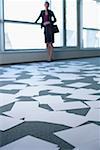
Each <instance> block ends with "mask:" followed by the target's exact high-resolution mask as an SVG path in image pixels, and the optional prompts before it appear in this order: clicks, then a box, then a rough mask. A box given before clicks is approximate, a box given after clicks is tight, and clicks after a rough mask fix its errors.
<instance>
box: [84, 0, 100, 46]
mask: <svg viewBox="0 0 100 150" xmlns="http://www.w3.org/2000/svg"><path fill="white" fill-rule="evenodd" d="M99 14H100V2H99V1H96V0H83V47H84V48H87V47H96V48H97V47H100V15H99Z"/></svg>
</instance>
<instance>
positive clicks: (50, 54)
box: [48, 43, 53, 61]
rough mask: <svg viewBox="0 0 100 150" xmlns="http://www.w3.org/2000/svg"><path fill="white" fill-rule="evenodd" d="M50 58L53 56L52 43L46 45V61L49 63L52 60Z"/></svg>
mask: <svg viewBox="0 0 100 150" xmlns="http://www.w3.org/2000/svg"><path fill="white" fill-rule="evenodd" d="M52 56H53V45H52V43H48V59H49V61H51V60H52Z"/></svg>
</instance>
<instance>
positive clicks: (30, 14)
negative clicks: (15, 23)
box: [4, 0, 45, 22]
mask: <svg viewBox="0 0 100 150" xmlns="http://www.w3.org/2000/svg"><path fill="white" fill-rule="evenodd" d="M44 1H45V0H4V6H5V9H4V10H5V11H4V14H5V19H8V20H19V21H30V22H34V21H35V20H36V18H37V16H38V15H39V13H40V10H41V9H44Z"/></svg>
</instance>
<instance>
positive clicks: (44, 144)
mask: <svg viewBox="0 0 100 150" xmlns="http://www.w3.org/2000/svg"><path fill="white" fill-rule="evenodd" d="M0 139H1V140H0V141H1V142H0V147H1V148H0V150H100V58H91V59H78V60H66V61H57V62H51V63H47V62H40V63H29V64H19V65H7V66H1V67H0Z"/></svg>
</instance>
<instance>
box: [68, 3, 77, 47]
mask: <svg viewBox="0 0 100 150" xmlns="http://www.w3.org/2000/svg"><path fill="white" fill-rule="evenodd" d="M66 30H67V38H66V39H67V41H66V44H67V46H77V0H66Z"/></svg>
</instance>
